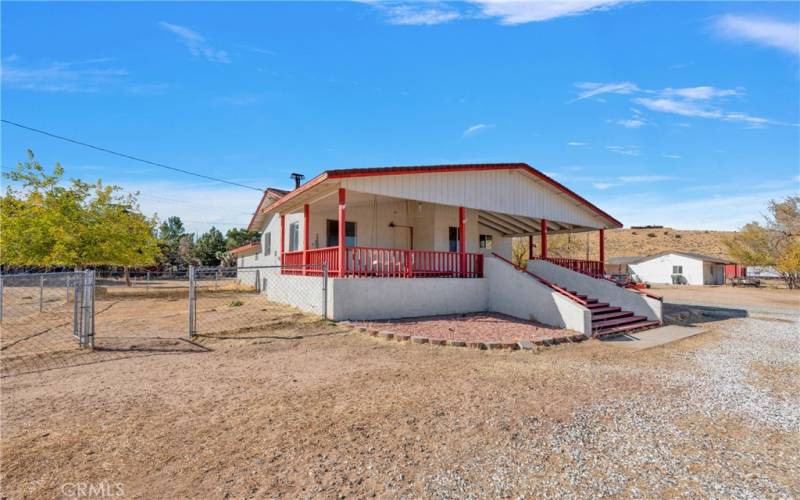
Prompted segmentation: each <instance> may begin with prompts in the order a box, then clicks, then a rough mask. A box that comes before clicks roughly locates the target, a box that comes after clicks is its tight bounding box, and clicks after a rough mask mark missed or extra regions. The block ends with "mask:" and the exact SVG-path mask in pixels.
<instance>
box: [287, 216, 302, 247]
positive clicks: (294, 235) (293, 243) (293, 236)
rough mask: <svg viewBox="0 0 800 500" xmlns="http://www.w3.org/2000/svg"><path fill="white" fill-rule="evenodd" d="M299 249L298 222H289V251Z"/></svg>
mask: <svg viewBox="0 0 800 500" xmlns="http://www.w3.org/2000/svg"><path fill="white" fill-rule="evenodd" d="M299 249H300V223H299V222H292V223H291V224H289V251H290V252H296V251H297V250H299Z"/></svg>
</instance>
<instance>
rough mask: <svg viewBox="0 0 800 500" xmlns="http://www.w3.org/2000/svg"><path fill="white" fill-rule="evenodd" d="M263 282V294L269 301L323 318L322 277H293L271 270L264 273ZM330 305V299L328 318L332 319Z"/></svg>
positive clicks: (329, 302)
mask: <svg viewBox="0 0 800 500" xmlns="http://www.w3.org/2000/svg"><path fill="white" fill-rule="evenodd" d="M330 281H332V280H330V279H329V284H330ZM261 282H262V284H263V288H262V289H261V292H262V293H264V294H266V296H267V300H270V301H272V302H277V303H279V304H287V305H290V306H294V307H296V308H298V309H300V310H302V311H305V312H308V313H311V314H318V315H320V316H322V312H323V306H322V302H323V295H322V277H320V276H292V275H286V274H280V272H277V270H275V271H273V270H269V271H268V272H264V273H262V276H261ZM329 290H330V288H329ZM330 304H331V301H330V297H328V310H329V315H328V317H330Z"/></svg>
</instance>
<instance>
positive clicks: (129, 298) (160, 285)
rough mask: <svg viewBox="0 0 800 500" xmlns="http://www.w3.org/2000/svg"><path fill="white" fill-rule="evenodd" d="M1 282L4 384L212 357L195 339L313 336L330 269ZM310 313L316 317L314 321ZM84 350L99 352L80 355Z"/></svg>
mask: <svg viewBox="0 0 800 500" xmlns="http://www.w3.org/2000/svg"><path fill="white" fill-rule="evenodd" d="M98 274H99V275H96V274H95V272H94V271H80V272H59V273H43V274H14V275H3V276H1V277H0V327H1V330H2V333H1V334H0V361H2V374H3V376H6V375H8V374H9V373H13V374H19V373H27V372H34V371H41V370H46V369H51V368H60V367H65V366H73V365H76V364H85V363H96V362H99V361H108V360H111V359H121V358H125V357H131V356H142V355H154V354H174V353H193V352H201V351H204V350H207V348H206V347H205V346H203V345H202V343H197V342H194V341H193V339H195V338H197V337H198V336H200V337H203V336H206V337H209V336H216V337H226V338H236V337H237V336H239V335H243V334H247V335H248V336H249V337H248V338H252V336H254V335H255V336H257V335H258V334H253V333H252V332H259V331H269V330H273V331H274V330H282V331H285V330H287V329H288V330H290V329H292V328H294V327H307V326H313V325H315V324H316V323H318V322H320V321H321V320H323V319H324V318H325V317H326V314H327V267H323V266H312V265H308V266H303V265H298V266H291V267H287V266H284V267H283V269H281V267H280V266H253V267H238V268H235V267H231V268H220V267H214V268H211V267H191V268H188V269H184V270H173V271H164V272H155V271H149V272H148V271H139V272H131V273H130V275H129V278H130V279H129V280H128V279H126V278H125V277H124V276H123V275H122V273H113V274H110V273H102V274H100V273H98ZM309 313H311V314H309ZM81 347H89V348H94V349H93V350H91V349H84V350H82V349H80V348H81Z"/></svg>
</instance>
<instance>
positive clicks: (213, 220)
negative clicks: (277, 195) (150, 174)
mask: <svg viewBox="0 0 800 500" xmlns="http://www.w3.org/2000/svg"><path fill="white" fill-rule="evenodd" d="M115 184H118V185H122V186H123V187H124V189H125V190H126V191H127V192H136V191H139V192H140V197H139V205H140V208H141V210H142V212H143V213H145V214H147V215H148V216H152V215H154V214H158V217H159V219H160V220H164V219H166V218H167V217H169V216H172V215H177V216H178V217H180V218H181V219H182V220H183V222H184V223H185V224H186V227H187V229H188V231H189V232H195V233H203V232H205V231H207V230H208V229H209V228H210V227H211V226H212V225H213V226H216V227H217V229H219V230H221V231H222V232H223V233H224V232H225V231H227V230H228V229H230V228H232V227H247V224H248V223H249V222H250V218H251V217H252V215H251V214H252V212H253V211H254V210H255V208H256V205H258V201H259V200H260V199H261V195H260V194H259V193H257V192H256V191H252V194H249V193H248V192H247V191H246V190H243V189H239V188H235V187H230V186H229V187H223V186H220V185H213V184H210V183H190V184H188V185H187V184H184V183H179V182H141V183H137V182H122V183H120V182H115ZM200 200H202V201H200Z"/></svg>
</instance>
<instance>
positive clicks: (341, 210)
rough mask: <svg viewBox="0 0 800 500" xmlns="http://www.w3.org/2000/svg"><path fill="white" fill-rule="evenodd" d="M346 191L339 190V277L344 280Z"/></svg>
mask: <svg viewBox="0 0 800 500" xmlns="http://www.w3.org/2000/svg"><path fill="white" fill-rule="evenodd" d="M345 197H346V195H345V190H344V188H339V256H338V257H339V277H340V278H344V277H345V275H346V274H347V273H346V269H345V262H346V258H345V257H346V255H345V252H346V247H345V245H344V239H345V235H346V234H347V233H346V232H345V224H346V222H345Z"/></svg>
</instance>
